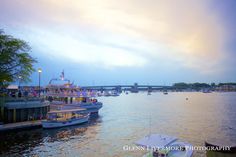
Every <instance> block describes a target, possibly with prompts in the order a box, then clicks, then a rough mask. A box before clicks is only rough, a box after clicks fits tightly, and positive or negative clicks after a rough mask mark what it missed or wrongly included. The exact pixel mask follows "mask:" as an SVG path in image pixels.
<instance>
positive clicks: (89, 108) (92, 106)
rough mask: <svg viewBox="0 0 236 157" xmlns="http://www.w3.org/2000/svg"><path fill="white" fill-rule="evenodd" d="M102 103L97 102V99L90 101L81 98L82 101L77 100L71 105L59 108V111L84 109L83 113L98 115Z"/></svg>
mask: <svg viewBox="0 0 236 157" xmlns="http://www.w3.org/2000/svg"><path fill="white" fill-rule="evenodd" d="M102 106H103V105H102V103H101V102H98V101H97V99H90V98H89V97H83V98H82V100H80V98H78V100H75V101H74V102H72V104H67V105H63V106H61V108H60V110H68V109H74V108H78V107H79V108H83V109H86V110H85V112H89V113H91V114H93V113H98V111H99V110H100V109H101V108H102Z"/></svg>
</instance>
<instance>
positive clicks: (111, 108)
mask: <svg viewBox="0 0 236 157" xmlns="http://www.w3.org/2000/svg"><path fill="white" fill-rule="evenodd" d="M186 98H188V100H186ZM98 99H99V101H102V102H103V108H102V109H101V110H100V113H99V116H98V117H94V118H92V119H91V120H90V122H89V123H87V124H83V125H77V126H72V127H65V128H60V129H52V130H44V129H35V130H30V131H19V132H12V133H5V134H4V135H0V140H1V141H0V142H1V144H0V148H1V149H0V153H1V156H22V155H25V156H79V157H95V156H96V157H106V156H107V157H110V156H111V157H118V156H130V157H131V156H142V155H143V154H144V153H145V152H143V151H125V150H123V147H124V146H127V145H129V146H134V144H133V143H134V142H135V141H136V140H138V139H140V138H142V137H143V136H145V135H147V134H149V133H150V132H151V133H159V134H168V135H172V136H177V137H179V138H180V139H181V140H183V141H188V142H190V143H191V144H193V145H195V146H203V145H204V141H205V139H218V140H221V141H224V142H231V143H233V142H234V143H235V141H236V93H208V94H204V93H195V92H181V93H176V92H173V93H169V94H168V95H163V94H162V93H160V92H157V93H152V95H147V93H137V94H128V95H126V94H122V95H121V96H119V97H100V98H98ZM194 156H196V157H198V156H203V157H204V156H206V155H205V152H203V151H195V152H194Z"/></svg>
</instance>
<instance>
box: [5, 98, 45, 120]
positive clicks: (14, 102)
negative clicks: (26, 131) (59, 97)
mask: <svg viewBox="0 0 236 157" xmlns="http://www.w3.org/2000/svg"><path fill="white" fill-rule="evenodd" d="M48 111H49V102H48V101H45V100H43V99H41V98H38V97H21V98H19V97H1V98H0V121H1V122H4V123H14V122H22V121H29V120H39V119H44V118H46V115H47V112H48Z"/></svg>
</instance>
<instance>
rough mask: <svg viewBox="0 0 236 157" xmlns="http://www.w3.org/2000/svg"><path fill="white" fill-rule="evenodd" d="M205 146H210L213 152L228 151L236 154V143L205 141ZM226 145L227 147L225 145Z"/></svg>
mask: <svg viewBox="0 0 236 157" xmlns="http://www.w3.org/2000/svg"><path fill="white" fill-rule="evenodd" d="M229 145H230V146H229ZM205 146H206V147H209V148H212V149H213V150H212V151H213V152H219V153H230V154H234V155H236V145H235V144H234V145H233V144H231V143H230V144H229V143H225V144H222V141H205ZM226 146H228V147H226Z"/></svg>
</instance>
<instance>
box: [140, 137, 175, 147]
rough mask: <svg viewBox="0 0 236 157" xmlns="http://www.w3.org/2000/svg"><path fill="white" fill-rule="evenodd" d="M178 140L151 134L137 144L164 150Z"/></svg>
mask: <svg viewBox="0 0 236 157" xmlns="http://www.w3.org/2000/svg"><path fill="white" fill-rule="evenodd" d="M176 140H178V139H177V138H176V137H172V136H167V135H160V134H150V135H147V136H145V137H144V138H142V139H140V140H138V141H136V142H135V144H136V145H139V146H144V147H155V148H160V149H162V148H164V147H166V146H168V145H169V144H171V143H173V142H175V141H176Z"/></svg>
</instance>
